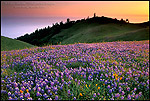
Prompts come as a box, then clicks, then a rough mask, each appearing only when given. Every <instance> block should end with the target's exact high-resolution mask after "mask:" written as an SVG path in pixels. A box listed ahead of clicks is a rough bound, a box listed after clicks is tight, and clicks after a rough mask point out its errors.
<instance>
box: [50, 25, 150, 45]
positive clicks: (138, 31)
mask: <svg viewBox="0 0 150 101" xmlns="http://www.w3.org/2000/svg"><path fill="white" fill-rule="evenodd" d="M148 39H149V27H141V26H139V25H136V24H118V23H117V24H115V23H108V24H101V25H100V24H96V23H92V24H88V23H78V24H76V25H74V26H72V27H71V28H69V29H64V30H62V31H61V32H60V33H59V34H56V35H54V36H53V37H52V38H51V40H54V41H58V42H59V43H60V42H61V44H73V43H77V42H80V43H83V42H85V43H92V42H102V41H118V40H124V41H129V40H130V41H132V40H148Z"/></svg>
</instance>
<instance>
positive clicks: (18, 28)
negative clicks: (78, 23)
mask: <svg viewBox="0 0 150 101" xmlns="http://www.w3.org/2000/svg"><path fill="white" fill-rule="evenodd" d="M94 13H96V15H97V16H106V17H111V18H117V19H119V20H120V19H121V18H123V19H129V22H131V23H141V22H146V21H148V20H149V1H1V25H2V26H1V29H2V30H1V34H2V35H3V36H7V37H11V38H15V37H18V36H20V35H24V34H26V33H31V32H33V31H35V30H36V29H37V28H43V27H47V26H48V25H49V26H51V25H52V23H56V22H60V21H63V22H65V21H66V19H67V18H70V20H78V19H82V18H87V17H88V16H89V17H93V14H94Z"/></svg>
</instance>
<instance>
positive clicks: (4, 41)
mask: <svg viewBox="0 0 150 101" xmlns="http://www.w3.org/2000/svg"><path fill="white" fill-rule="evenodd" d="M31 47H34V46H33V45H31V44H29V43H26V42H22V41H19V40H15V39H11V38H8V37H4V36H1V51H10V50H18V49H24V48H31Z"/></svg>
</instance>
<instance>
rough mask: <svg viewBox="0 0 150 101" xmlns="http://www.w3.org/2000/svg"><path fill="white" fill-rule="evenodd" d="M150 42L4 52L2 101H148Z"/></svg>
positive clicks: (81, 45)
mask: <svg viewBox="0 0 150 101" xmlns="http://www.w3.org/2000/svg"><path fill="white" fill-rule="evenodd" d="M148 99H149V40H145V41H116V42H101V43H90V44H88V43H76V44H69V45H49V46H45V47H34V48H29V49H22V50H12V51H1V100H148Z"/></svg>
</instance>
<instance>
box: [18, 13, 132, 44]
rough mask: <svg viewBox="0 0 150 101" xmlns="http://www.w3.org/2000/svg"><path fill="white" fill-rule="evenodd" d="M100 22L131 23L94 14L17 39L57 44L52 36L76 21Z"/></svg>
mask: <svg viewBox="0 0 150 101" xmlns="http://www.w3.org/2000/svg"><path fill="white" fill-rule="evenodd" d="M81 22H82V23H89V24H91V23H99V24H107V23H120V24H122V23H129V21H128V19H126V20H123V19H121V20H117V19H116V18H115V19H112V18H108V17H104V16H102V17H98V16H96V15H95V14H94V17H92V18H89V17H87V18H86V19H85V18H84V19H81V20H77V21H70V19H69V18H68V19H67V22H65V23H63V22H62V21H61V22H60V23H55V24H53V26H52V27H49V26H48V27H45V28H43V29H37V30H35V32H33V33H31V34H25V35H24V36H20V37H17V38H16V39H17V40H21V41H24V42H27V43H30V44H32V45H37V46H42V45H45V44H52V45H56V44H58V43H59V42H60V41H59V40H56V39H53V38H52V37H53V36H54V35H56V34H58V33H60V32H61V30H63V29H67V28H70V27H71V26H73V25H75V24H76V23H81Z"/></svg>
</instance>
